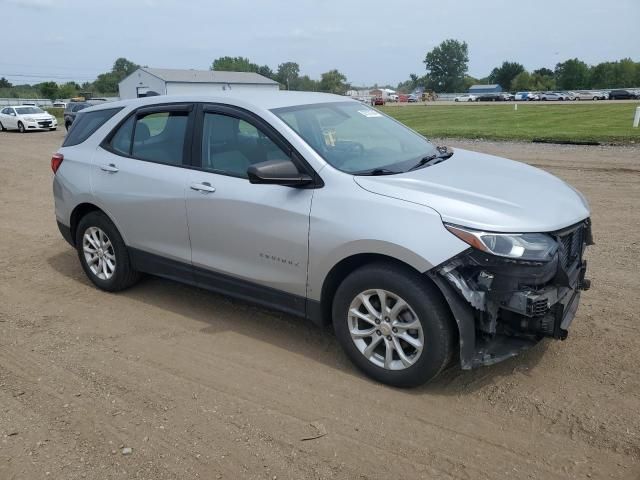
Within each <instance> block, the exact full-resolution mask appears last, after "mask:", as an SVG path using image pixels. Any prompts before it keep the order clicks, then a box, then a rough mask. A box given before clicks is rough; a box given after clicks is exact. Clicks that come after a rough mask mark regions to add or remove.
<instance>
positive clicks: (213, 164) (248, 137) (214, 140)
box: [201, 112, 289, 178]
mask: <svg viewBox="0 0 640 480" xmlns="http://www.w3.org/2000/svg"><path fill="white" fill-rule="evenodd" d="M201 158H202V168H203V169H205V170H208V171H211V172H214V173H220V174H223V175H230V176H234V177H240V178H247V169H248V168H249V167H250V166H251V165H253V164H255V163H260V162H265V161H267V160H284V159H287V158H289V155H288V154H287V153H285V152H283V151H282V149H281V148H280V147H278V145H276V144H275V143H274V142H273V141H272V140H271V139H270V138H269V137H268V136H267V135H265V134H264V133H263V132H262V131H261V130H259V129H258V128H257V127H256V126H255V125H253V124H251V123H249V122H247V121H245V120H242V119H240V118H237V117H232V116H230V115H224V114H220V113H210V112H206V113H205V114H204V123H203V129H202V157H201Z"/></svg>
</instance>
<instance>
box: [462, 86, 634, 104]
mask: <svg viewBox="0 0 640 480" xmlns="http://www.w3.org/2000/svg"><path fill="white" fill-rule="evenodd" d="M633 99H640V92H638V91H635V90H622V89H618V90H611V91H610V92H606V91H601V90H581V91H577V92H573V91H549V92H516V93H515V94H511V93H508V92H500V93H483V94H479V95H474V94H471V93H468V94H464V95H459V96H457V97H455V98H454V101H456V102H505V101H511V100H516V101H519V102H533V101H542V102H547V101H560V102H563V101H573V100H633Z"/></svg>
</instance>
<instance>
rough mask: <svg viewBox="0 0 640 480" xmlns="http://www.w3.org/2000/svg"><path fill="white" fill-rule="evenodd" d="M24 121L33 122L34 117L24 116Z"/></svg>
mask: <svg viewBox="0 0 640 480" xmlns="http://www.w3.org/2000/svg"><path fill="white" fill-rule="evenodd" d="M24 120H25V122H35V121H36V119H35V118H33V117H24Z"/></svg>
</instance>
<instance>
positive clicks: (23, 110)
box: [16, 107, 44, 115]
mask: <svg viewBox="0 0 640 480" xmlns="http://www.w3.org/2000/svg"><path fill="white" fill-rule="evenodd" d="M16 112H17V113H18V115H30V114H31V115H32V114H34V113H44V110H42V109H40V108H38V107H16Z"/></svg>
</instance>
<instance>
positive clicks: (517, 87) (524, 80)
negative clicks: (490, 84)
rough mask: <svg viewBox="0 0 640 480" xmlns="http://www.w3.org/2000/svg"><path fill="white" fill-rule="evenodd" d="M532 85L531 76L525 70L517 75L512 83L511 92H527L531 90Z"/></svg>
mask: <svg viewBox="0 0 640 480" xmlns="http://www.w3.org/2000/svg"><path fill="white" fill-rule="evenodd" d="M532 83H533V82H532V80H531V74H530V73H529V72H527V71H526V70H525V71H524V72H520V73H519V74H518V75H516V76H515V78H514V79H513V80H512V81H511V90H513V91H514V92H523V91H524V92H526V91H528V90H531V85H532Z"/></svg>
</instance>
